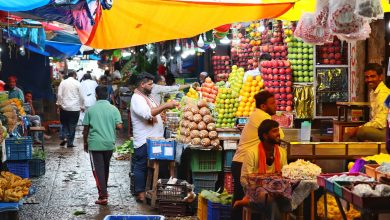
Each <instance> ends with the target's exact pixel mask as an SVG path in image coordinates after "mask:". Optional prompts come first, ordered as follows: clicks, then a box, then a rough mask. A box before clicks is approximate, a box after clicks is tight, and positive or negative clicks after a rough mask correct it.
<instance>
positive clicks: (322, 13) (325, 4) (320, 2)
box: [314, 0, 329, 27]
mask: <svg viewBox="0 0 390 220" xmlns="http://www.w3.org/2000/svg"><path fill="white" fill-rule="evenodd" d="M328 16H329V0H317V1H316V11H315V13H314V17H315V24H316V25H318V26H321V27H327V26H328Z"/></svg>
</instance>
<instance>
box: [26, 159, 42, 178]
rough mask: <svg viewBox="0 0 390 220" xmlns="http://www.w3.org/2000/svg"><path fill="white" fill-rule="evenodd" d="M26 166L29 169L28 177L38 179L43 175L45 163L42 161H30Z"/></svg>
mask: <svg viewBox="0 0 390 220" xmlns="http://www.w3.org/2000/svg"><path fill="white" fill-rule="evenodd" d="M28 165H29V167H30V177H38V176H42V175H45V173H46V163H45V161H44V160H40V159H31V160H29V161H28Z"/></svg>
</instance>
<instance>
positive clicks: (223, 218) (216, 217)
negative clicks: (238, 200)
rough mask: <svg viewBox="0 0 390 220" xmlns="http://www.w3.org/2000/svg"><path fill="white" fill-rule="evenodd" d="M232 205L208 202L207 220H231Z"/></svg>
mask: <svg viewBox="0 0 390 220" xmlns="http://www.w3.org/2000/svg"><path fill="white" fill-rule="evenodd" d="M231 210H232V208H231V205H222V204H220V203H214V202H210V201H208V202H207V220H230V215H231Z"/></svg>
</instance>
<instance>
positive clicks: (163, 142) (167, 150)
mask: <svg viewBox="0 0 390 220" xmlns="http://www.w3.org/2000/svg"><path fill="white" fill-rule="evenodd" d="M146 144H147V146H148V159H150V160H175V150H176V141H175V140H174V139H161V138H159V139H153V138H148V139H147V140H146Z"/></svg>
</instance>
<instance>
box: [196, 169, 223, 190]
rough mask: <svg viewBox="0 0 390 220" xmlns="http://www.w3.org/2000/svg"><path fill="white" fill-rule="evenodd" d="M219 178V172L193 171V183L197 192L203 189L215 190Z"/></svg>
mask: <svg viewBox="0 0 390 220" xmlns="http://www.w3.org/2000/svg"><path fill="white" fill-rule="evenodd" d="M217 180H218V173H217V172H208V173H202V172H196V173H192V183H193V184H194V186H195V193H200V192H202V190H204V189H205V190H213V191H214V190H215V184H216V183H217Z"/></svg>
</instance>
